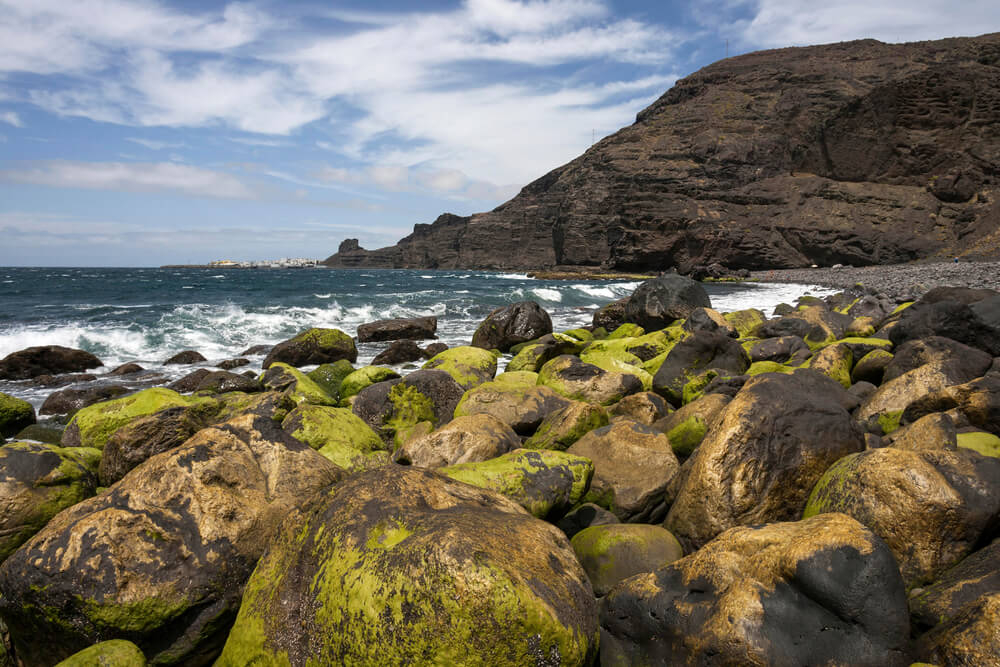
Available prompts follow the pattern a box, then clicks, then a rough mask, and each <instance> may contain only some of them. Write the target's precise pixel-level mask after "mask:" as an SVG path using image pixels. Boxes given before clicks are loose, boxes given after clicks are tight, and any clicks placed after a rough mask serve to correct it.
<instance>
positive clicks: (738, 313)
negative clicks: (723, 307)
mask: <svg viewBox="0 0 1000 667" xmlns="http://www.w3.org/2000/svg"><path fill="white" fill-rule="evenodd" d="M722 317H724V318H725V320H726V321H727V322H729V324H731V325H732V326H733V328H735V329H736V334H737V336H738V337H739V338H749V337H750V336H752V335H753V332H754V330H756V329H757V327H759V326H760V325H761V324H762V323H763V322H764V320H766V319H767V318H766V317H764V312H763V311H761V310H759V309H757V308H744V309H743V310H734V311H732V312H730V313H723V314H722Z"/></svg>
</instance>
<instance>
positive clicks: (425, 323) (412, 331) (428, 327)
mask: <svg viewBox="0 0 1000 667" xmlns="http://www.w3.org/2000/svg"><path fill="white" fill-rule="evenodd" d="M437 324H438V320H437V318H436V317H410V318H401V319H395V320H379V321H378V322H368V323H367V324H361V325H359V326H358V342H359V343H371V342H376V341H383V340H401V339H406V340H421V339H424V338H435V337H436V336H435V335H434V334H435V332H437Z"/></svg>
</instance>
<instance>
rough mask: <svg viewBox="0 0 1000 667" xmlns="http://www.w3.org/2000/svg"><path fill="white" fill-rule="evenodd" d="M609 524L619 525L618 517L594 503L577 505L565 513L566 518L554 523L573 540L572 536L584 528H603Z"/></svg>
mask: <svg viewBox="0 0 1000 667" xmlns="http://www.w3.org/2000/svg"><path fill="white" fill-rule="evenodd" d="M609 523H619V521H618V517H616V516H615V515H614V514H612V513H611V512H609V511H608V510H606V509H604V508H603V507H600V506H599V505H595V504H594V503H583V504H582V505H577V506H576V507H574V508H573V509H572V510H570V511H569V512H567V513H566V516H564V517H563V518H561V519H559V521H557V522H556V527H557V528H559V530H561V531H562V532H564V533H565V534H566V537H568V538H569V539H571V540H572V539H573V536H574V535H576V534H577V533H579V532H580V531H581V530H583V529H584V528H589V527H591V526H605V525H607V524H609Z"/></svg>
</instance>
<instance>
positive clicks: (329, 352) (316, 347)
mask: <svg viewBox="0 0 1000 667" xmlns="http://www.w3.org/2000/svg"><path fill="white" fill-rule="evenodd" d="M339 359H347V360H348V361H350V362H351V363H354V362H355V361H357V360H358V349H357V348H356V347H355V346H354V339H353V338H351V337H350V336H348V335H347V334H345V333H344V332H343V331H341V330H340V329H315V328H314V329H307V330H306V331H303V332H302V333H300V334H299V335H298V336H296V337H295V338H290V339H289V340H286V341H283V342H281V343H278V344H277V345H275V346H274V347H273V348H272V349H271V351H270V352H269V353H268V355H267V358H265V359H264V363H263V364H262V368H264V369H265V370H266V369H267V368H269V367H270V366H271V364H273V363H274V362H276V361H280V362H281V363H284V364H288V365H289V366H295V367H299V366H308V365H310V364H328V363H333V362H334V361H337V360H339Z"/></svg>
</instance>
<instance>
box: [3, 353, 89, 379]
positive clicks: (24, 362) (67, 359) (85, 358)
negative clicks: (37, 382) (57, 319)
mask: <svg viewBox="0 0 1000 667" xmlns="http://www.w3.org/2000/svg"><path fill="white" fill-rule="evenodd" d="M103 365H104V362H102V361H101V360H100V359H98V358H97V357H95V356H94V355H92V354H91V353H90V352H84V351H83V350H74V349H71V348H68V347H62V346H60V345H44V346H40V347H29V348H27V349H24V350H19V351H17V352H12V353H10V354H8V355H7V356H6V357H4V358H3V359H0V380H29V379H31V378H34V377H38V376H39V375H58V374H61V373H77V372H79V371H85V370H87V369H88V368H98V367H100V366H103Z"/></svg>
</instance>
